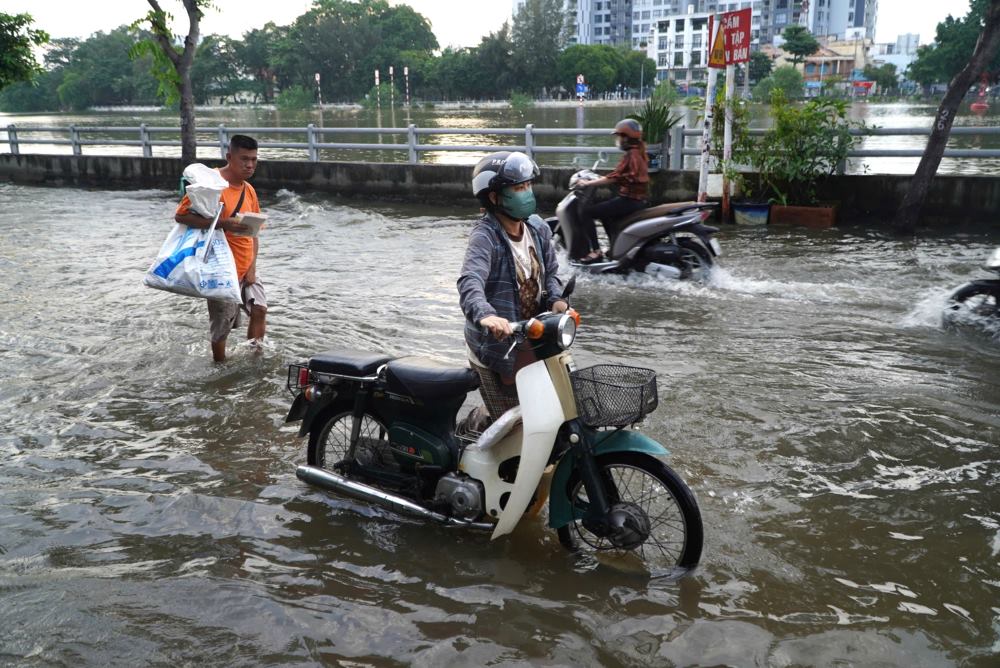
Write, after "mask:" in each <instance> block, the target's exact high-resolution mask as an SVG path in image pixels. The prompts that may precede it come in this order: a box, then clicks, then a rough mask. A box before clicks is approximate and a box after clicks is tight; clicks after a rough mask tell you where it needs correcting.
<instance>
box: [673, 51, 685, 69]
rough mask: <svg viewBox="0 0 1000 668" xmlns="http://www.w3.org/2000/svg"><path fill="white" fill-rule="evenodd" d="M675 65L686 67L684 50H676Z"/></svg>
mask: <svg viewBox="0 0 1000 668" xmlns="http://www.w3.org/2000/svg"><path fill="white" fill-rule="evenodd" d="M674 67H684V52H683V51H674Z"/></svg>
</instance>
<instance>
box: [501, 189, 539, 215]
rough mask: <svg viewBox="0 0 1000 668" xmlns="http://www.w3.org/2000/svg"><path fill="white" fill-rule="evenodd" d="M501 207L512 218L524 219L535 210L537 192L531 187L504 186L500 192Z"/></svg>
mask: <svg viewBox="0 0 1000 668" xmlns="http://www.w3.org/2000/svg"><path fill="white" fill-rule="evenodd" d="M500 208H501V209H502V210H503V212H504V213H506V214H507V215H508V216H510V217H511V218H516V219H517V220H524V219H526V218H527V217H528V216H530V215H531V214H533V213H534V212H535V193H534V192H532V190H531V188H528V189H526V190H516V191H515V190H514V189H513V188H504V189H503V191H501V193H500Z"/></svg>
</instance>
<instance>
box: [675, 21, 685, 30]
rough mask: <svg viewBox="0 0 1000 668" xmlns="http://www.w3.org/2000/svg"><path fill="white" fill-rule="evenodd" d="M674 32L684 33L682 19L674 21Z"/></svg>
mask: <svg viewBox="0 0 1000 668" xmlns="http://www.w3.org/2000/svg"><path fill="white" fill-rule="evenodd" d="M674 32H684V19H677V20H676V21H674Z"/></svg>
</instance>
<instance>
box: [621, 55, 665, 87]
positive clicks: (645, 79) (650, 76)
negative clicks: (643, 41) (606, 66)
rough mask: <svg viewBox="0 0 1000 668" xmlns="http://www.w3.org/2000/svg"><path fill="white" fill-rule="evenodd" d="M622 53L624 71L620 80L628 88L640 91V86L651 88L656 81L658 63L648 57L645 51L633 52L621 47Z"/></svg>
mask: <svg viewBox="0 0 1000 668" xmlns="http://www.w3.org/2000/svg"><path fill="white" fill-rule="evenodd" d="M620 50H621V53H622V69H621V70H620V72H619V75H618V80H619V81H620V82H621V83H622V84H623V85H625V86H626V87H628V88H634V89H636V90H638V89H639V86H649V85H650V84H653V83H654V82H655V81H656V61H655V60H653V59H652V58H650V57H649V56H647V55H646V52H645V51H633V50H632V49H629V48H626V47H620Z"/></svg>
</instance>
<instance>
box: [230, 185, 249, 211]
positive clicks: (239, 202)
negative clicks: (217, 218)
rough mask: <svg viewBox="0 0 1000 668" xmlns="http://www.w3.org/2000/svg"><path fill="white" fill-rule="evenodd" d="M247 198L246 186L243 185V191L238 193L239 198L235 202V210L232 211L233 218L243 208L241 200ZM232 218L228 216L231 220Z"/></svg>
mask: <svg viewBox="0 0 1000 668" xmlns="http://www.w3.org/2000/svg"><path fill="white" fill-rule="evenodd" d="M246 196H247V184H245V183H244V184H243V190H241V191H240V198H239V200H237V202H236V208H235V209H233V216H235V215H236V214H238V213H239V212H240V208H242V206H243V198H244V197H246ZM233 216H230V218H232V217H233Z"/></svg>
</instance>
